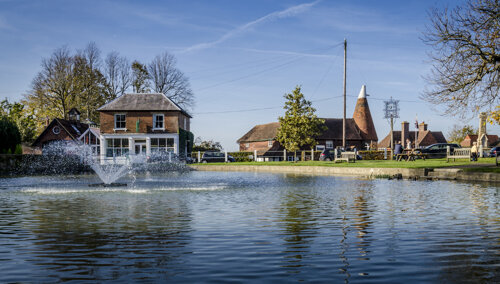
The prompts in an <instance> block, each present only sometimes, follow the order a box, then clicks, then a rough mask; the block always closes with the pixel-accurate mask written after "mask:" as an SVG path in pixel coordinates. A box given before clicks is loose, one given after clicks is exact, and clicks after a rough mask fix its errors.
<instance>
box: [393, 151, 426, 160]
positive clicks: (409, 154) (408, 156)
mask: <svg viewBox="0 0 500 284" xmlns="http://www.w3.org/2000/svg"><path fill="white" fill-rule="evenodd" d="M425 158H427V154H422V153H419V152H415V151H413V150H405V151H404V152H403V153H402V154H396V160H397V161H398V162H400V161H401V160H404V161H407V162H408V161H415V159H422V160H424V161H425Z"/></svg>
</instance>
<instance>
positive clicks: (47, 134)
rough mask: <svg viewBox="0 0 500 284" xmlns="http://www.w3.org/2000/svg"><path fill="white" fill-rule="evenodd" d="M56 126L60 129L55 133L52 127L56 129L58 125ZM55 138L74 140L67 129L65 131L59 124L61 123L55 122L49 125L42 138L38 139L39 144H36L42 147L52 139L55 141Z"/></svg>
mask: <svg viewBox="0 0 500 284" xmlns="http://www.w3.org/2000/svg"><path fill="white" fill-rule="evenodd" d="M56 126H57V127H59V129H60V132H59V134H54V132H53V131H52V129H54V127H56ZM75 138H78V137H75ZM54 140H67V141H72V140H73V139H72V138H71V137H70V136H69V134H68V133H67V132H66V131H64V129H63V128H62V127H61V126H59V124H57V123H54V124H52V125H49V129H47V131H46V132H45V134H44V135H43V136H42V137H41V138H40V140H39V141H38V144H37V145H36V146H37V147H41V146H43V145H44V144H45V143H47V142H50V141H54Z"/></svg>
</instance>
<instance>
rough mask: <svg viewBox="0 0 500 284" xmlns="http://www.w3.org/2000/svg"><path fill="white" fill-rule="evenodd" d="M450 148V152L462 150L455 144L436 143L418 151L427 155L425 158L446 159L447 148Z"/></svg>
mask: <svg viewBox="0 0 500 284" xmlns="http://www.w3.org/2000/svg"><path fill="white" fill-rule="evenodd" d="M448 146H450V151H452V152H453V150H454V149H455V148H462V147H460V145H458V144H455V143H436V144H432V145H429V146H427V147H425V148H424V149H422V150H420V152H421V153H422V154H427V158H446V151H447V147H448Z"/></svg>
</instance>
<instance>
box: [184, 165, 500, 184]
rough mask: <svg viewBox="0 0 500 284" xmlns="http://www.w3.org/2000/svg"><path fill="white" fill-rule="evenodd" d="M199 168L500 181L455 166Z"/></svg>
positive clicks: (199, 167) (204, 167) (496, 176)
mask: <svg viewBox="0 0 500 284" xmlns="http://www.w3.org/2000/svg"><path fill="white" fill-rule="evenodd" d="M189 167H190V168H192V169H194V170H197V171H222V172H266V173H295V174H321V175H333V176H358V177H364V178H381V177H384V178H396V179H400V178H404V179H413V180H458V181H481V182H498V183H500V174H499V173H485V172H466V171H463V170H461V169H453V168H368V167H367V168H364V167H322V166H300V167H298V166H268V165H259V166H255V165H226V164H224V165H192V164H191V165H189Z"/></svg>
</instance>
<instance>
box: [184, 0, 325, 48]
mask: <svg viewBox="0 0 500 284" xmlns="http://www.w3.org/2000/svg"><path fill="white" fill-rule="evenodd" d="M320 1H321V0H317V1H314V2H311V3H305V4H300V5H296V6H292V7H290V8H287V9H285V10H282V11H277V12H273V13H270V14H267V15H265V16H263V17H260V18H258V19H257V20H254V21H251V22H248V23H246V24H244V25H241V26H239V27H237V28H235V29H232V30H230V31H229V32H227V33H225V34H224V35H223V36H222V37H220V38H219V39H217V40H214V41H210V42H204V43H199V44H195V45H193V46H190V47H188V48H186V49H184V52H189V51H194V50H200V49H205V48H210V47H213V46H215V45H217V44H219V43H222V42H224V41H226V40H228V39H229V38H231V37H234V36H235V35H237V34H241V33H244V32H245V31H247V30H249V29H251V28H252V27H254V26H257V25H260V24H263V23H266V22H270V21H274V20H278V19H282V18H288V17H293V16H295V15H298V14H300V13H303V12H305V11H306V10H308V9H309V8H311V7H312V6H314V5H316V4H317V3H319V2H320Z"/></svg>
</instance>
